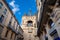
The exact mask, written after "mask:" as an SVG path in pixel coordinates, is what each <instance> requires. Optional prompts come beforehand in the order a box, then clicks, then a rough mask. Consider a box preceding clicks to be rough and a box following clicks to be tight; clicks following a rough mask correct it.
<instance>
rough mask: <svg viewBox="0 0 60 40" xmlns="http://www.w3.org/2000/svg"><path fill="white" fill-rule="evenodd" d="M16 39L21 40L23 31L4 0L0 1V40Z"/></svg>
mask: <svg viewBox="0 0 60 40" xmlns="http://www.w3.org/2000/svg"><path fill="white" fill-rule="evenodd" d="M18 35H20V36H18ZM17 39H19V40H22V39H23V30H22V28H21V27H20V25H19V23H18V21H17V20H16V18H15V16H14V14H13V12H12V11H11V9H10V8H9V6H8V4H7V3H6V2H5V0H0V40H17Z"/></svg>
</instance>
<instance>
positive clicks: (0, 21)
mask: <svg viewBox="0 0 60 40" xmlns="http://www.w3.org/2000/svg"><path fill="white" fill-rule="evenodd" d="M3 20H4V16H3V15H1V17H0V23H2V22H3Z"/></svg>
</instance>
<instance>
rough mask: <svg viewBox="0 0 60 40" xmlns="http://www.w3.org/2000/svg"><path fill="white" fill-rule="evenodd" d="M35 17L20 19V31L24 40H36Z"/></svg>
mask: <svg viewBox="0 0 60 40" xmlns="http://www.w3.org/2000/svg"><path fill="white" fill-rule="evenodd" d="M36 22H37V21H36V16H26V15H24V16H23V17H22V29H23V31H24V33H23V36H24V40H38V37H37V23H36Z"/></svg>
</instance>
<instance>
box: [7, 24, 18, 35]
mask: <svg viewBox="0 0 60 40" xmlns="http://www.w3.org/2000/svg"><path fill="white" fill-rule="evenodd" d="M8 28H9V29H11V30H12V31H13V32H15V33H16V34H18V32H17V30H16V29H14V28H13V26H11V25H8Z"/></svg>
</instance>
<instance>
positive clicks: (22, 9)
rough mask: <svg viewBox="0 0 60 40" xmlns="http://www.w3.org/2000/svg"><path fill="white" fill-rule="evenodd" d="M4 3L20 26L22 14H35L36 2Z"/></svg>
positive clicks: (29, 0) (8, 0) (23, 0)
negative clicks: (7, 5) (30, 12)
mask: <svg viewBox="0 0 60 40" xmlns="http://www.w3.org/2000/svg"><path fill="white" fill-rule="evenodd" d="M6 2H7V3H8V4H9V7H10V8H11V10H12V11H13V13H14V15H15V16H16V19H17V20H18V22H19V23H20V24H21V21H22V16H23V15H24V13H26V14H28V12H29V10H31V11H32V15H34V14H35V13H36V12H37V7H36V0H6Z"/></svg>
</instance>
